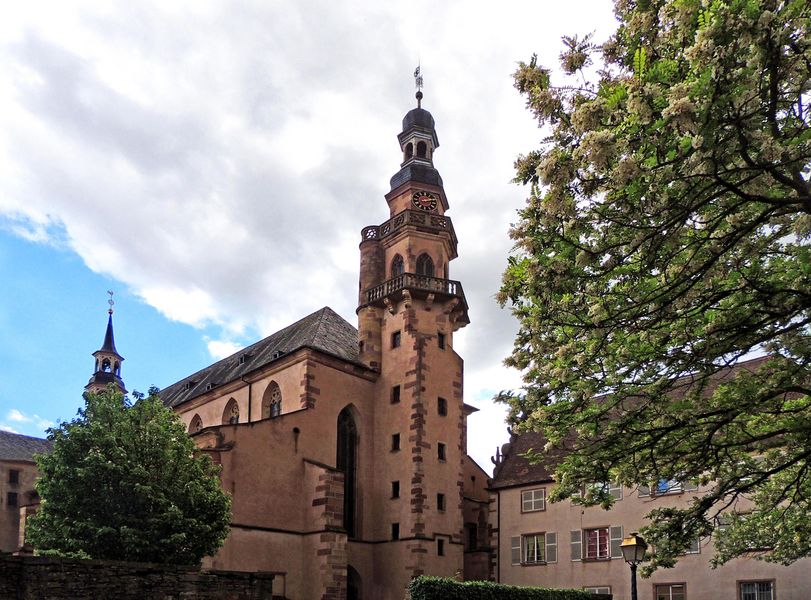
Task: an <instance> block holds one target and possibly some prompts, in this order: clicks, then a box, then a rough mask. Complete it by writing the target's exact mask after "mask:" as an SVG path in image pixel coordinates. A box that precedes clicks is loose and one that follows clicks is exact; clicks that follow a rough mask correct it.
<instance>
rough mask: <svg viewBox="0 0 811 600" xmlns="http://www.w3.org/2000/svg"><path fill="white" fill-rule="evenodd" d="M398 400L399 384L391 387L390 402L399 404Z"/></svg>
mask: <svg viewBox="0 0 811 600" xmlns="http://www.w3.org/2000/svg"><path fill="white" fill-rule="evenodd" d="M399 402H400V386H399V385H395V386H394V387H392V388H391V403H392V404H399Z"/></svg>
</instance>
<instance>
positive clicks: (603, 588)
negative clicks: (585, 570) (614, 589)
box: [583, 585, 611, 594]
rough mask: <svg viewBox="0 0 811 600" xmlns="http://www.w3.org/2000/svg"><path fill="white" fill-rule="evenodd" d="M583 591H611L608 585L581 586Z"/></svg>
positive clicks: (605, 592)
mask: <svg viewBox="0 0 811 600" xmlns="http://www.w3.org/2000/svg"><path fill="white" fill-rule="evenodd" d="M583 591H584V592H588V593H589V594H610V593H611V586H610V585H587V586H586V587H584V588H583Z"/></svg>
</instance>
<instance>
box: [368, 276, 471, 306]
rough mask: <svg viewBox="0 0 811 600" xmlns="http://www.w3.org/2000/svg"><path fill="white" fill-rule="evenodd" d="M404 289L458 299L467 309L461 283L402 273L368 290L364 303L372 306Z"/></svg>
mask: <svg viewBox="0 0 811 600" xmlns="http://www.w3.org/2000/svg"><path fill="white" fill-rule="evenodd" d="M404 289H408V290H414V291H422V292H428V293H439V294H444V295H447V296H455V297H457V298H459V299H460V300H461V301H462V303H463V305H464V306H465V308H467V302H466V301H465V293H464V291H462V284H461V283H459V282H458V281H454V280H452V279H442V278H440V277H427V276H425V275H417V274H416V273H403V274H402V275H398V276H397V277H393V278H392V279H389V280H388V281H384V282H383V283H381V284H380V285H376V286H375V287H373V288H370V289H368V290H367V291H366V302H367V303H368V304H372V303H373V302H376V301H379V300H382V299H383V298H386V297H387V296H389V295H390V294H393V293H394V292H397V291H400V290H404Z"/></svg>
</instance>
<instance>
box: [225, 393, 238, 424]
mask: <svg viewBox="0 0 811 600" xmlns="http://www.w3.org/2000/svg"><path fill="white" fill-rule="evenodd" d="M237 423H239V404H237V401H236V400H234V399H233V398H231V399H230V400H229V401H228V404H226V405H225V410H224V411H223V413H222V424H223V425H236V424H237Z"/></svg>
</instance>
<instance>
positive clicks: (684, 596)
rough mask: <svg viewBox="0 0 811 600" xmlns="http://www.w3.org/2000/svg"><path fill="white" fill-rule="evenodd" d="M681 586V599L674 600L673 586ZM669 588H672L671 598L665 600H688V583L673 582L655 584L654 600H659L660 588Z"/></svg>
mask: <svg viewBox="0 0 811 600" xmlns="http://www.w3.org/2000/svg"><path fill="white" fill-rule="evenodd" d="M677 585H680V586H681V589H682V594H681V599H674V598H673V586H677ZM663 587H668V588H670V597H669V598H666V599H665V600H687V583H686V582H684V581H673V582H668V583H654V584H653V600H659V596H658V593H659V588H663Z"/></svg>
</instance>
